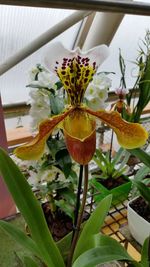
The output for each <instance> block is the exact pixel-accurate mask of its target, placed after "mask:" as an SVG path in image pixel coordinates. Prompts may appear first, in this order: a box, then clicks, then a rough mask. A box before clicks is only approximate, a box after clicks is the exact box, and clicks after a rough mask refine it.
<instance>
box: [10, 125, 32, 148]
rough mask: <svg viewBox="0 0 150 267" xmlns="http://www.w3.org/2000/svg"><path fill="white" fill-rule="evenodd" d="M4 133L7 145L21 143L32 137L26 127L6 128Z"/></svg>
mask: <svg viewBox="0 0 150 267" xmlns="http://www.w3.org/2000/svg"><path fill="white" fill-rule="evenodd" d="M6 135H7V142H8V147H10V146H15V145H19V144H23V143H26V142H29V141H30V140H32V139H33V137H32V135H31V132H30V131H29V129H27V128H26V127H18V128H15V129H8V130H7V132H6Z"/></svg>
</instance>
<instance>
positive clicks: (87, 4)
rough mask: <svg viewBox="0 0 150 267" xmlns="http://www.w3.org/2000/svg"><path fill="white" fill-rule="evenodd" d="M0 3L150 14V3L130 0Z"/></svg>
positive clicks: (13, 0)
mask: <svg viewBox="0 0 150 267" xmlns="http://www.w3.org/2000/svg"><path fill="white" fill-rule="evenodd" d="M0 4H4V5H18V6H32V7H49V8H66V9H74V10H75V9H76V10H92V11H105V12H111V13H112V12H115V13H124V14H132V15H144V16H149V15H150V4H148V3H142V2H129V1H128V0H110V1H108V0H76V1H74V0H61V1H60V0H23V1H21V0H0Z"/></svg>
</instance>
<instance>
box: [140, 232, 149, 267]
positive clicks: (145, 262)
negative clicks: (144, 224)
mask: <svg viewBox="0 0 150 267" xmlns="http://www.w3.org/2000/svg"><path fill="white" fill-rule="evenodd" d="M141 265H142V267H149V266H150V237H147V238H146V239H145V241H144V244H143V247H142V251H141Z"/></svg>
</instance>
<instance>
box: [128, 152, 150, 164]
mask: <svg viewBox="0 0 150 267" xmlns="http://www.w3.org/2000/svg"><path fill="white" fill-rule="evenodd" d="M128 151H129V152H130V153H131V154H132V155H134V156H135V157H137V158H138V159H140V160H141V161H142V162H143V163H144V164H145V165H146V166H148V167H149V168H150V155H149V154H148V153H146V152H145V151H143V150H142V149H140V148H136V149H128Z"/></svg>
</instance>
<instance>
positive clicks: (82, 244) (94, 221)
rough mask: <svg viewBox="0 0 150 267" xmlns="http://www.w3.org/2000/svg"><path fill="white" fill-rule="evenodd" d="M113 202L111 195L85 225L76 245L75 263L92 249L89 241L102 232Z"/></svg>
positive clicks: (99, 205) (102, 202) (101, 203)
mask: <svg viewBox="0 0 150 267" xmlns="http://www.w3.org/2000/svg"><path fill="white" fill-rule="evenodd" d="M111 200H112V196H111V195H109V196H107V197H105V198H104V199H103V200H102V201H101V202H100V203H99V204H98V206H97V208H96V209H95V210H94V211H93V213H92V214H91V216H90V218H89V219H88V221H87V223H86V224H85V225H84V228H83V230H82V232H81V234H80V237H79V240H78V242H77V245H76V249H75V252H74V257H73V261H74V260H76V259H77V258H78V257H79V256H80V255H81V254H82V253H84V252H85V251H86V250H89V249H90V248H91V244H90V243H89V242H88V240H89V238H90V237H91V236H92V235H95V234H97V233H98V232H99V231H100V229H101V227H102V225H103V223H104V220H105V217H106V215H107V213H108V211H109V208H110V205H111ZM79 266H80V265H79ZM81 266H82V265H81Z"/></svg>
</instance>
